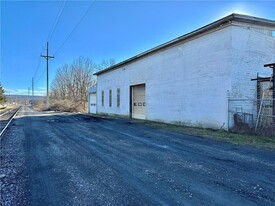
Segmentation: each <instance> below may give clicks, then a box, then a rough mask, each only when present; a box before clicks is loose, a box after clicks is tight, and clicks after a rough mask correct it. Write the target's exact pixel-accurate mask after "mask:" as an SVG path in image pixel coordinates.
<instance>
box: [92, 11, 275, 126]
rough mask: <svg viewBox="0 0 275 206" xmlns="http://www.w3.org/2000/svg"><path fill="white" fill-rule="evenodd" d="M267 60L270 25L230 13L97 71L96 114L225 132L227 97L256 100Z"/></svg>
mask: <svg viewBox="0 0 275 206" xmlns="http://www.w3.org/2000/svg"><path fill="white" fill-rule="evenodd" d="M271 62H275V21H273V20H267V19H261V18H256V17H251V16H245V15H239V14H232V15H229V16H227V17H225V18H222V19H220V20H218V21H215V22H213V23H211V24H209V25H207V26H204V27H202V28H200V29H198V30H195V31H193V32H191V33H188V34H186V35H183V36H181V37H179V38H176V39H174V40H172V41H169V42H167V43H164V44H162V45H160V46H158V47H155V48H153V49H150V50H148V51H145V52H143V53H141V54H139V55H137V56H134V57H132V58H130V59H128V60H126V61H123V62H121V63H118V64H116V65H114V66H112V67H109V68H107V69H105V70H102V71H99V72H97V73H96V75H97V89H96V91H97V93H96V100H97V103H96V112H97V113H105V114H114V115H123V116H129V117H132V118H139V119H148V120H154V121H161V122H168V123H175V124H184V125H189V126H199V127H207V128H221V127H223V128H224V129H227V128H229V127H231V126H232V121H231V119H232V115H231V114H230V112H229V111H230V109H234V108H230V107H231V105H229V101H228V98H239V99H242V98H248V99H255V98H257V89H256V84H257V83H256V82H255V81H251V79H252V78H255V77H256V76H257V73H261V74H265V75H270V73H271V70H270V69H268V68H264V67H263V65H264V64H266V63H271ZM245 104H246V105H242V106H241V107H244V108H248V110H249V112H250V113H252V114H255V113H257V107H256V106H255V104H254V105H253V104H251V105H250V103H249V101H248V102H246V103H245ZM232 107H234V105H233V106H232Z"/></svg>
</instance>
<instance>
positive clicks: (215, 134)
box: [91, 114, 275, 149]
mask: <svg viewBox="0 0 275 206" xmlns="http://www.w3.org/2000/svg"><path fill="white" fill-rule="evenodd" d="M91 116H95V117H99V118H108V119H124V120H125V119H126V120H129V121H131V122H134V123H139V124H144V125H147V126H150V127H153V128H158V129H164V130H168V131H174V132H179V133H183V134H187V135H192V136H199V137H205V138H210V139H215V140H219V141H224V142H230V143H234V144H241V145H253V146H256V147H262V148H271V149H275V137H274V136H273V137H271V136H258V135H251V134H238V133H233V132H228V131H225V130H213V129H204V128H200V127H187V126H183V125H175V124H167V123H162V122H154V121H149V120H137V119H129V117H127V116H119V115H112V116H110V115H108V114H92V115H91Z"/></svg>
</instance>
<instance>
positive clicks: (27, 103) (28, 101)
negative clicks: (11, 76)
mask: <svg viewBox="0 0 275 206" xmlns="http://www.w3.org/2000/svg"><path fill="white" fill-rule="evenodd" d="M29 103H30V87H28V100H27V102H26V105H29Z"/></svg>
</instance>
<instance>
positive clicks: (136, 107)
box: [132, 84, 146, 119]
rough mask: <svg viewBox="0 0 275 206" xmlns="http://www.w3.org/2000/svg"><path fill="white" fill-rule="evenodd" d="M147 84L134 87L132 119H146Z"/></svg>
mask: <svg viewBox="0 0 275 206" xmlns="http://www.w3.org/2000/svg"><path fill="white" fill-rule="evenodd" d="M145 113H146V102H145V84H141V85H137V86H132V118H136V119H145Z"/></svg>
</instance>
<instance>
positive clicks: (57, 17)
mask: <svg viewBox="0 0 275 206" xmlns="http://www.w3.org/2000/svg"><path fill="white" fill-rule="evenodd" d="M66 3H67V0H64V1H63V2H62V4H61V5H60V7H59V10H58V12H57V15H56V17H55V20H54V23H53V25H52V27H51V30H50V32H49V34H48V37H47V39H46V41H45V43H44V45H43V47H42V49H41V52H40V55H41V54H42V52H43V50H44V48H45V45H46V42H48V41H49V40H50V39H51V37H52V35H53V33H54V31H55V29H56V26H57V25H58V23H59V21H60V17H61V16H62V14H63V11H64V8H65V5H66ZM41 61H42V59H41V56H39V60H38V64H37V67H36V70H35V73H34V75H33V78H35V77H36V75H37V72H38V70H39V67H40V64H41ZM43 73H45V72H43ZM40 78H41V75H40V77H39V78H38V79H40ZM36 82H38V80H36Z"/></svg>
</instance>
